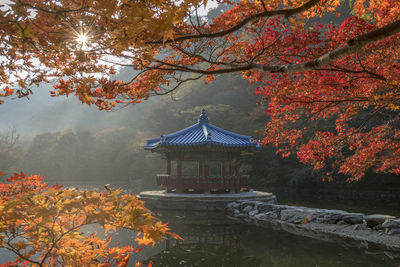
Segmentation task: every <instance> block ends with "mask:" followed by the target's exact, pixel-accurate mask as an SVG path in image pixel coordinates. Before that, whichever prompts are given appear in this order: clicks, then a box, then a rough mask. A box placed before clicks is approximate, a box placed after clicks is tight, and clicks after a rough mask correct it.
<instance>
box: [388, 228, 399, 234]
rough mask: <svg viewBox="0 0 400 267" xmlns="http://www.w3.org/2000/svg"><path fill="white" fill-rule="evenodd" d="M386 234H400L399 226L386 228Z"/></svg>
mask: <svg viewBox="0 0 400 267" xmlns="http://www.w3.org/2000/svg"><path fill="white" fill-rule="evenodd" d="M386 230H387V232H386V233H387V234H388V235H397V234H400V228H386Z"/></svg>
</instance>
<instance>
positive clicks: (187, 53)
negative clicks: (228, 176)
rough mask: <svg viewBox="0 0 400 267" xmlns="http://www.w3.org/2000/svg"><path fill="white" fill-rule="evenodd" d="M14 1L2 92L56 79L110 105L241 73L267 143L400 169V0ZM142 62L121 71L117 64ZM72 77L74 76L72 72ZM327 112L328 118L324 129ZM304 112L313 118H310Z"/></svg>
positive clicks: (4, 32)
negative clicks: (259, 101) (210, 1)
mask: <svg viewBox="0 0 400 267" xmlns="http://www.w3.org/2000/svg"><path fill="white" fill-rule="evenodd" d="M217 2H218V3H219V4H220V5H223V6H224V12H222V13H221V14H219V15H218V16H217V17H216V18H214V19H209V20H207V19H205V18H202V17H199V16H197V9H198V8H199V7H200V6H201V5H206V3H207V1H206V0H204V1H200V0H185V1H173V0H169V1H159V0H149V1H128V0H123V1H117V0H114V1H109V0H98V1H81V0H75V1H69V0H68V1H67V0H60V1H41V0H18V1H11V3H10V4H8V5H6V6H4V7H3V8H2V9H1V11H0V13H1V18H0V23H1V25H2V27H1V29H0V37H1V43H0V50H1V55H3V56H2V57H1V65H0V78H1V80H2V82H3V83H4V84H7V88H4V91H3V95H5V96H9V95H13V94H15V95H17V96H26V95H28V94H29V93H30V89H29V88H30V86H31V85H33V84H38V83H40V82H42V81H50V80H51V79H54V78H57V85H56V86H55V90H54V92H53V95H69V94H75V95H77V96H78V97H79V99H80V100H81V101H82V102H84V103H87V104H89V105H91V104H95V105H97V106H98V107H99V108H100V109H112V108H113V107H115V106H118V105H124V104H129V103H137V102H141V101H142V99H147V98H148V97H150V96H151V95H157V94H165V93H168V92H171V91H173V90H175V89H176V88H177V87H178V86H179V85H181V84H182V83H184V82H186V81H190V80H196V79H203V78H204V79H205V80H206V82H208V81H211V80H213V79H214V78H215V75H219V74H224V73H231V72H241V73H242V76H243V77H244V78H245V79H248V80H249V81H250V82H252V83H258V84H260V86H259V88H258V89H257V91H256V92H257V93H258V94H260V95H261V96H262V97H263V100H264V103H265V104H266V105H267V106H268V108H267V115H268V116H269V117H270V120H269V121H268V123H267V125H266V129H265V137H264V139H263V143H264V144H268V143H272V144H274V145H275V146H276V147H277V148H278V151H279V152H281V153H282V156H284V157H285V156H288V155H290V154H291V153H297V156H298V158H299V159H300V161H301V162H304V163H308V164H312V165H313V166H314V168H315V169H316V170H320V169H325V170H326V171H327V173H328V178H329V179H331V177H330V175H331V174H330V170H338V171H339V172H340V173H343V174H345V175H348V176H349V177H351V179H356V180H357V179H360V178H361V177H362V176H363V175H364V174H365V172H366V171H368V170H370V169H371V168H374V170H375V171H377V172H391V173H395V174H400V166H399V164H400V142H399V137H400V131H399V128H400V127H399V125H400V118H399V116H398V111H399V110H400V104H399V95H400V90H399V89H400V88H399V75H400V71H399V70H400V66H399V58H400V57H399V51H400V49H399V47H400V46H399V38H400V35H399V34H398V33H399V31H400V20H399V19H398V18H399V17H400V3H399V1H398V0H382V1H365V0H354V1H350V5H351V9H352V10H351V14H345V15H344V16H343V17H342V18H340V20H341V23H340V25H339V24H337V25H336V24H332V23H326V20H324V19H321V18H320V17H322V18H324V16H326V15H328V14H334V15H336V17H340V16H341V14H340V13H339V12H338V9H339V8H341V7H343V5H349V3H348V2H344V1H340V0H293V1H288V0H256V1H248V0H241V1H230V0H217ZM115 65H120V66H127V67H131V68H133V69H134V70H135V71H136V75H135V76H134V77H132V79H131V80H130V81H128V82H123V81H118V80H114V79H113V76H112V75H113V74H114V73H115V69H114V66H115ZM66 77H67V78H66ZM327 119H328V120H330V121H332V123H333V126H332V127H327V128H325V129H321V127H320V122H321V121H323V120H327ZM304 121H305V122H306V123H304Z"/></svg>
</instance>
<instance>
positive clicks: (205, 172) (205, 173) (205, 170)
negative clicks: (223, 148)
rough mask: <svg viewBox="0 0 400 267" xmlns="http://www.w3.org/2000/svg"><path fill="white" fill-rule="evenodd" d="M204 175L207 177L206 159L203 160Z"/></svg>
mask: <svg viewBox="0 0 400 267" xmlns="http://www.w3.org/2000/svg"><path fill="white" fill-rule="evenodd" d="M204 177H208V160H205V161H204Z"/></svg>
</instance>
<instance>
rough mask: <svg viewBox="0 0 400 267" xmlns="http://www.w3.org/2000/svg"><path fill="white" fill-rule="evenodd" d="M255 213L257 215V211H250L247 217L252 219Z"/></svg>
mask: <svg viewBox="0 0 400 267" xmlns="http://www.w3.org/2000/svg"><path fill="white" fill-rule="evenodd" d="M257 213H258V210H252V211H250V212H249V216H250V217H254V215H256V214H257Z"/></svg>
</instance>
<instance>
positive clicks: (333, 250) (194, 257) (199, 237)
mask: <svg viewBox="0 0 400 267" xmlns="http://www.w3.org/2000/svg"><path fill="white" fill-rule="evenodd" d="M164 213H165V214H164ZM158 215H159V216H161V218H163V219H165V220H167V221H168V222H169V224H170V226H171V228H172V230H174V231H175V232H176V233H178V234H179V235H181V236H182V237H183V238H184V240H182V241H179V240H171V239H170V240H166V241H164V242H163V243H161V244H159V245H158V247H157V250H160V251H159V252H157V253H155V254H154V255H152V256H149V257H148V258H147V259H146V262H149V261H153V263H154V266H188V267H189V266H232V267H233V266H238V267H239V266H240V267H241V266H243V267H249V266H256V267H261V266H280V267H289V266H315V267H316V266H321V267H322V266H363V267H365V266H399V265H400V259H395V257H397V255H395V254H392V253H390V252H384V251H382V250H380V249H376V248H375V249H374V248H369V249H368V250H366V249H363V248H360V247H357V244H354V243H350V242H346V241H343V242H338V243H337V242H334V241H330V240H326V241H321V240H315V239H311V238H307V237H303V236H297V235H294V234H291V233H288V232H285V231H282V230H277V229H273V227H259V226H255V225H251V224H243V223H240V222H238V221H234V220H231V219H229V218H227V217H226V216H225V215H224V214H221V213H202V214H201V213H197V214H195V213H181V212H180V213H178V212H176V213H171V212H168V213H166V212H161V213H159V214H158Z"/></svg>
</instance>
